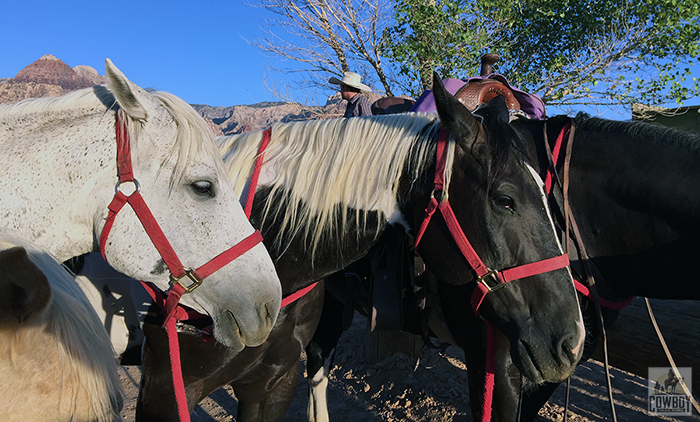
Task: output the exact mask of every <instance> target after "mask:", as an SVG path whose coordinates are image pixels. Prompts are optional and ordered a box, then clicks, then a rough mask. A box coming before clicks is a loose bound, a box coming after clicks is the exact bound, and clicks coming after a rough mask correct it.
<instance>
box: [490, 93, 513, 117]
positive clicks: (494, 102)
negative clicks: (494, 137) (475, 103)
mask: <svg viewBox="0 0 700 422" xmlns="http://www.w3.org/2000/svg"><path fill="white" fill-rule="evenodd" d="M486 107H488V108H490V109H491V110H493V111H494V112H495V113H496V115H497V116H498V117H499V118H500V119H502V120H503V121H504V122H506V123H507V122H508V120H510V114H509V113H508V103H506V97H504V96H503V95H500V94H499V95H496V96H495V97H493V98H492V99H491V101H489V102H488V103H486Z"/></svg>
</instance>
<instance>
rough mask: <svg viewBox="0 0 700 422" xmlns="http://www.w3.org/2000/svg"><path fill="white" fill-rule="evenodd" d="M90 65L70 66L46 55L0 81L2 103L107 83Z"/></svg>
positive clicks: (60, 93)
mask: <svg viewBox="0 0 700 422" xmlns="http://www.w3.org/2000/svg"><path fill="white" fill-rule="evenodd" d="M104 82H105V80H104V76H100V75H99V74H98V73H97V71H96V70H95V69H93V68H92V67H90V66H76V68H75V69H71V67H70V66H68V65H67V64H65V63H63V61H61V60H60V59H57V58H56V57H54V56H52V55H51V54H47V55H45V56H43V57H41V58H40V59H39V60H37V61H35V62H34V63H32V64H30V65H29V66H27V67H25V68H24V69H22V70H21V71H20V72H19V73H18V74H17V75H15V77H14V78H6V79H4V80H2V81H0V103H13V102H17V101H21V100H24V99H26V98H36V97H58V96H60V95H63V94H65V93H67V92H70V91H73V90H76V89H81V88H88V87H91V86H93V85H99V84H102V83H104Z"/></svg>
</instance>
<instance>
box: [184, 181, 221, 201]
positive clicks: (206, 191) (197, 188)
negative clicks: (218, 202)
mask: <svg viewBox="0 0 700 422" xmlns="http://www.w3.org/2000/svg"><path fill="white" fill-rule="evenodd" d="M190 187H192V190H193V191H194V193H196V194H197V195H201V196H209V197H212V198H213V197H214V196H215V195H214V185H212V183H211V182H209V181H207V180H198V181H196V182H193V183H192V184H191V185H190Z"/></svg>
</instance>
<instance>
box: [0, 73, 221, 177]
mask: <svg viewBox="0 0 700 422" xmlns="http://www.w3.org/2000/svg"><path fill="white" fill-rule="evenodd" d="M148 92H149V93H150V94H151V95H152V96H153V97H154V98H156V99H157V100H158V102H159V103H160V104H161V105H163V106H164V107H165V109H166V110H167V111H168V113H169V114H170V116H171V117H172V118H173V120H174V122H175V124H176V125H177V128H178V131H177V137H176V140H175V147H174V148H173V149H172V150H171V152H170V154H169V155H168V156H167V157H166V158H165V160H164V163H165V162H166V161H168V160H174V161H175V163H176V164H175V170H174V172H173V175H172V178H171V180H170V188H171V189H172V188H173V186H174V185H175V184H177V183H178V182H179V181H180V178H181V176H182V174H183V173H184V171H185V169H186V168H187V166H188V165H189V164H190V162H191V160H192V158H193V157H195V156H197V155H198V154H199V153H201V152H204V153H206V154H211V156H213V157H216V156H218V154H219V152H218V151H217V150H216V146H215V142H214V133H213V131H212V130H211V128H210V127H209V126H208V125H207V122H206V120H204V118H202V116H200V115H199V114H198V113H197V112H196V111H195V110H194V108H192V106H190V105H189V104H187V103H186V102H185V101H183V100H182V99H181V98H179V97H177V96H175V95H173V94H170V93H167V92H162V91H148ZM115 109H117V110H118V113H119V115H120V117H121V118H122V119H124V121H126V123H127V127H128V128H129V135H130V137H131V142H132V144H134V145H136V144H137V142H138V136H139V133H140V132H141V129H142V127H143V124H144V123H145V122H141V121H139V120H136V119H133V118H131V116H129V115H128V114H127V113H126V112H125V111H124V110H123V109H122V108H118V104H117V103H116V99H115V98H114V96H113V95H112V93H111V92H109V90H108V89H107V88H106V87H104V86H95V87H92V88H85V89H80V90H77V91H73V92H70V93H68V94H66V95H63V96H61V97H46V98H30V99H26V100H23V101H20V102H19V103H16V104H5V105H0V122H4V121H15V122H16V121H17V120H18V119H22V120H23V121H25V122H31V124H35V125H38V124H41V123H42V122H50V121H51V119H55V118H56V117H55V116H56V115H57V114H58V115H60V114H66V115H67V116H71V117H75V112H76V111H81V112H82V113H83V114H85V115H87V114H91V113H101V114H105V113H107V112H108V111H110V110H115ZM199 140H203V142H199ZM216 162H217V164H218V160H216Z"/></svg>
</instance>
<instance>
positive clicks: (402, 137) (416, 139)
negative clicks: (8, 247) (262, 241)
mask: <svg viewBox="0 0 700 422" xmlns="http://www.w3.org/2000/svg"><path fill="white" fill-rule="evenodd" d="M435 120H436V116H434V115H427V114H414V113H411V114H402V115H388V116H371V117H361V118H352V119H333V120H313V121H304V122H295V123H286V124H285V123H277V124H275V125H273V126H272V134H271V139H270V144H269V146H268V148H267V150H266V151H265V159H264V165H265V166H266V167H267V171H266V172H267V173H270V172H272V173H274V176H273V177H274V178H273V179H272V180H271V181H263V182H261V185H268V186H271V187H272V192H271V195H270V196H269V199H272V198H273V197H274V195H275V193H288V194H289V196H290V201H289V203H288V204H286V209H280V208H278V207H279V206H284V205H285V204H278V203H274V202H273V201H272V200H268V201H267V203H266V204H265V214H264V216H265V218H267V217H269V216H279V215H283V217H282V218H283V220H282V221H283V224H282V229H281V230H280V232H279V233H278V238H277V239H276V245H277V246H281V245H282V244H283V243H284V241H285V240H291V238H292V237H294V236H295V235H297V234H299V233H303V234H304V236H306V237H311V239H312V250H314V249H315V248H316V247H317V246H318V244H319V241H320V239H321V237H322V235H323V233H324V232H326V233H331V234H338V235H340V234H343V233H346V229H347V224H348V223H349V219H348V215H347V210H348V208H353V209H355V212H356V215H355V222H356V223H357V224H358V225H360V224H363V225H364V224H366V216H367V215H366V214H365V219H364V220H363V221H360V211H377V218H378V220H381V219H383V218H387V217H388V216H390V215H392V214H393V213H394V212H395V211H396V210H397V208H398V207H397V205H398V202H397V201H398V200H399V198H397V191H398V188H399V186H398V182H399V180H400V179H401V177H402V176H404V175H405V174H404V172H405V171H408V174H407V176H408V177H409V178H410V179H411V180H414V179H416V178H417V177H418V176H419V175H420V172H421V170H423V169H424V166H425V165H426V163H431V162H433V161H434V154H435V143H434V141H432V138H433V135H434V134H435V133H436V130H437V128H438V125H437V123H436V121H435ZM261 139H262V131H258V132H252V133H247V134H242V135H234V136H230V137H221V138H219V146H220V148H221V151H222V155H223V157H224V165H225V167H226V168H227V171H228V174H229V178H230V179H231V181H232V183H233V184H234V188H235V191H236V193H237V194H238V195H241V193H242V192H243V190H244V189H245V187H246V183H247V182H248V178H249V176H250V174H251V173H252V171H253V166H254V162H255V157H256V156H257V154H258V148H259V146H260V142H261ZM451 145H453V144H452V143H451ZM453 151H454V148H453V147H452V148H451V151H450V154H449V155H448V156H449V157H452V156H453ZM447 167H448V168H451V162H450V163H448V166H447ZM262 179H263V176H262V175H261V180H262ZM260 187H263V186H260ZM280 213H281V214H280ZM337 213H339V215H340V219H339V223H338V218H337V217H336V215H337ZM338 224H339V225H338ZM335 238H337V237H335Z"/></svg>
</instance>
